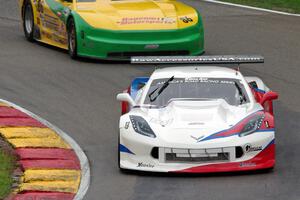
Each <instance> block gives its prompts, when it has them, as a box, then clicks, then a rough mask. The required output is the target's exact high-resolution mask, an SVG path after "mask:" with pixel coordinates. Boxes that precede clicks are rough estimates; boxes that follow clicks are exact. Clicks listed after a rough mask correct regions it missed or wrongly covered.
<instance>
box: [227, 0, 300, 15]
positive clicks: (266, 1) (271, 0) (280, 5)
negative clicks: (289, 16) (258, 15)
mask: <svg viewBox="0 0 300 200" xmlns="http://www.w3.org/2000/svg"><path fill="white" fill-rule="evenodd" d="M221 1H224V2H230V3H236V4H242V5H247V6H254V7H260V8H267V9H271V10H277V11H283V12H288V13H293V14H300V0H263V1H262V0H221Z"/></svg>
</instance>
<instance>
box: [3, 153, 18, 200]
mask: <svg viewBox="0 0 300 200" xmlns="http://www.w3.org/2000/svg"><path fill="white" fill-rule="evenodd" d="M14 166H15V159H14V157H12V156H10V155H7V154H6V153H4V152H3V151H2V150H1V148H0V199H4V197H6V196H7V195H8V194H9V193H10V190H11V186H12V183H13V180H12V178H11V173H12V172H13V169H14Z"/></svg>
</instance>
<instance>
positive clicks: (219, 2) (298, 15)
mask: <svg viewBox="0 0 300 200" xmlns="http://www.w3.org/2000/svg"><path fill="white" fill-rule="evenodd" d="M202 1H205V2H209V3H217V4H222V5H228V6H234V7H239V8H246V9H251V10H257V11H263V12H269V13H275V14H280V15H287V16H294V17H300V14H292V13H287V12H281V11H276V10H270V9H265V8H257V7H253V6H245V5H241V4H235V3H228V2H223V1H217V0H202Z"/></svg>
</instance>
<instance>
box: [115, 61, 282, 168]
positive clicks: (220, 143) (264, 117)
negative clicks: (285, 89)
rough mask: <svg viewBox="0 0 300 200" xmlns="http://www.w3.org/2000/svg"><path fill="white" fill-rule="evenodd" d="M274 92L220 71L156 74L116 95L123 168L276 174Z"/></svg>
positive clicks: (235, 72) (200, 69) (252, 80)
mask: <svg viewBox="0 0 300 200" xmlns="http://www.w3.org/2000/svg"><path fill="white" fill-rule="evenodd" d="M277 98H278V94H277V93H275V92H272V91H271V90H270V89H269V88H268V87H267V86H266V85H265V84H264V83H263V81H262V80H261V79H260V78H258V77H244V76H243V75H242V74H241V72H240V71H238V70H235V69H230V68H225V67H216V66H199V65H198V66H186V67H171V68H163V69H157V70H155V71H154V73H153V74H152V75H151V77H150V78H149V77H138V78H136V79H135V80H133V82H132V84H131V86H130V87H129V88H128V89H127V90H126V91H124V93H121V94H118V96H117V99H118V100H120V101H122V116H121V117H120V123H119V131H120V132H119V165H120V168H121V169H131V170H142V171H154V172H191V173H205V172H227V171H244V170H256V169H266V168H273V166H274V164H275V126H274V115H273V103H272V101H273V100H274V99H277Z"/></svg>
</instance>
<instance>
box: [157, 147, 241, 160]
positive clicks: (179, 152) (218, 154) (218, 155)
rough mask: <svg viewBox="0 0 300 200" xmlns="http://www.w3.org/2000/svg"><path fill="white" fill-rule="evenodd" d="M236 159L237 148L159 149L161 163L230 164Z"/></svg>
mask: <svg viewBox="0 0 300 200" xmlns="http://www.w3.org/2000/svg"><path fill="white" fill-rule="evenodd" d="M235 158H236V156H235V147H226V148H212V149H174V148H159V161H160V162H164V163H172V162H174V163H175V162H185V163H205V162H210V163H211V162H228V161H231V160H233V159H235Z"/></svg>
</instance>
